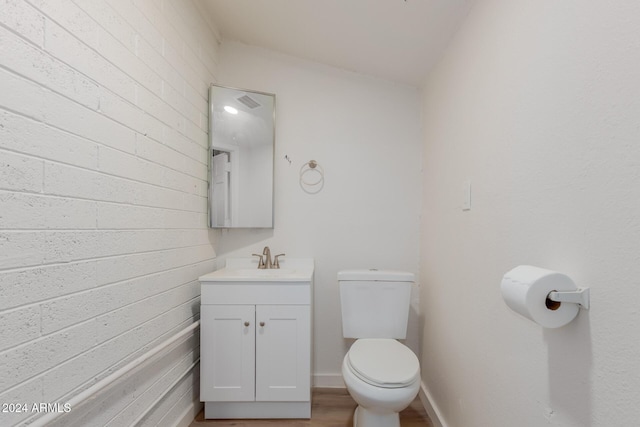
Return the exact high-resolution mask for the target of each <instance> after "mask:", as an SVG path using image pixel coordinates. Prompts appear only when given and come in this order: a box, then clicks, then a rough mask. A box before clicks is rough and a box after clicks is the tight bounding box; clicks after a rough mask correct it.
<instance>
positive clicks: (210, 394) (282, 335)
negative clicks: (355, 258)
mask: <svg viewBox="0 0 640 427" xmlns="http://www.w3.org/2000/svg"><path fill="white" fill-rule="evenodd" d="M225 270H227V271H225ZM292 271H296V272H300V270H299V269H296V270H293V269H291V268H288V269H283V271H282V273H278V272H265V271H262V272H253V271H252V270H245V271H243V272H241V273H238V271H233V272H232V271H230V270H229V269H228V268H225V269H223V270H219V271H216V272H214V273H211V274H208V275H205V276H203V277H201V278H200V282H201V288H202V297H201V304H202V305H201V311H200V317H201V322H200V325H201V326H200V400H201V401H203V402H205V418H309V417H310V416H311V292H312V289H311V286H312V277H313V263H312V261H311V270H310V273H309V274H306V275H304V276H301V275H300V274H299V275H297V276H296V275H294V274H292ZM254 275H255V279H256V280H254Z"/></svg>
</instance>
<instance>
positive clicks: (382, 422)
mask: <svg viewBox="0 0 640 427" xmlns="http://www.w3.org/2000/svg"><path fill="white" fill-rule="evenodd" d="M413 280H414V275H413V274H411V273H407V272H402V271H394V270H375V269H372V270H347V271H340V272H338V282H339V283H340V302H341V307H342V331H343V336H344V337H345V338H356V341H355V342H354V343H353V344H352V346H351V348H350V349H349V351H348V352H347V354H346V356H345V357H344V360H343V362H342V377H343V380H344V383H345V385H346V386H347V390H348V391H349V394H351V397H353V400H355V401H356V403H357V404H358V407H357V408H356V411H355V414H354V416H353V419H354V421H353V425H354V427H400V416H399V412H400V411H402V410H403V409H405V408H406V407H407V406H409V404H410V403H411V402H412V401H413V399H415V397H416V395H417V394H418V391H419V389H420V364H419V361H418V358H417V357H416V355H415V354H414V353H413V352H412V351H411V350H410V349H409V348H408V347H406V346H405V345H404V344H402V343H400V342H399V341H396V339H404V338H406V334H407V322H408V317H409V305H410V298H411V288H412V284H413Z"/></svg>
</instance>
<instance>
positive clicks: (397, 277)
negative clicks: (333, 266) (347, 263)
mask: <svg viewBox="0 0 640 427" xmlns="http://www.w3.org/2000/svg"><path fill="white" fill-rule="evenodd" d="M350 280H353V281H357V280H366V281H374V282H375V281H379V282H413V281H414V280H415V275H414V274H413V273H409V272H407V271H399V270H377V269H375V268H372V269H369V270H364V269H363V270H342V271H339V272H338V281H350Z"/></svg>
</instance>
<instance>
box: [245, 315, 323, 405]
mask: <svg viewBox="0 0 640 427" xmlns="http://www.w3.org/2000/svg"><path fill="white" fill-rule="evenodd" d="M310 375H311V320H310V308H309V306H308V305H259V306H256V400H257V401H308V400H309V399H310V386H311V379H310Z"/></svg>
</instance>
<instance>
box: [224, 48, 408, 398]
mask: <svg viewBox="0 0 640 427" xmlns="http://www.w3.org/2000/svg"><path fill="white" fill-rule="evenodd" d="M219 83H220V84H223V85H228V86H232V87H241V88H246V89H254V90H259V91H265V92H271V93H275V94H276V148H275V214H274V215H275V216H274V221H275V228H274V229H273V230H229V231H222V232H220V238H219V239H217V247H216V252H217V253H218V256H219V258H223V257H228V256H242V257H248V256H251V253H252V252H262V248H263V247H264V246H265V245H269V246H270V247H271V250H272V253H274V254H275V253H281V252H284V253H286V254H287V256H288V257H313V258H314V259H315V262H316V273H315V301H314V310H315V314H314V331H315V337H314V354H315V360H314V362H315V363H314V372H315V374H316V385H327V384H329V385H337V384H340V381H341V379H340V366H341V363H342V358H343V356H344V354H345V351H346V348H348V345H349V344H350V343H349V342H345V341H344V340H343V338H342V329H341V319H340V301H339V294H338V284H337V282H336V274H337V272H338V270H340V269H346V268H371V267H376V268H394V269H402V270H408V271H411V272H417V265H418V234H417V230H418V223H419V219H418V211H419V207H420V202H419V196H420V191H419V182H420V128H419V117H420V113H419V103H420V97H419V92H418V90H417V89H416V88H411V87H407V86H403V85H397V84H394V83H391V82H388V81H384V80H378V79H374V78H371V77H367V76H364V75H359V74H354V73H351V72H346V71H342V70H338V69H335V68H331V67H328V66H324V65H320V64H317V63H313V62H308V61H304V60H299V59H296V58H292V57H290V56H285V55H280V54H277V53H275V52H271V51H267V50H261V49H257V48H253V47H250V46H246V45H242V44H239V43H234V42H227V41H225V42H224V43H223V44H222V47H221V50H220V74H219ZM285 155H287V156H289V158H290V159H292V163H291V164H289V162H288V161H287V160H285V159H284V156H285ZM311 159H315V160H316V161H318V162H319V164H320V165H321V166H322V167H323V168H324V174H325V183H324V188H323V189H322V191H320V192H319V193H318V194H315V195H311V194H307V193H305V192H304V191H303V190H302V189H301V188H300V186H299V170H300V167H301V166H302V164H303V163H305V162H308V161H309V160H311ZM309 179H311V178H309ZM285 259H286V257H285ZM413 325H414V327H413V328H412V337H413V340H410V343H411V345H412V346H413V347H414V348H415V349H416V350H418V347H419V345H418V344H417V336H418V334H417V331H416V329H415V325H417V319H413Z"/></svg>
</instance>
